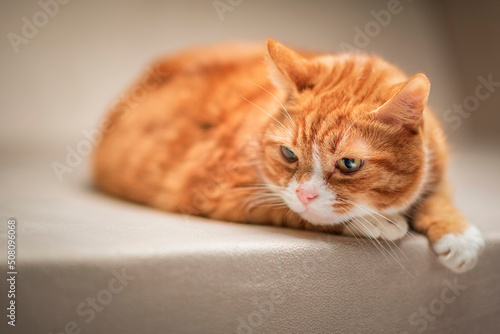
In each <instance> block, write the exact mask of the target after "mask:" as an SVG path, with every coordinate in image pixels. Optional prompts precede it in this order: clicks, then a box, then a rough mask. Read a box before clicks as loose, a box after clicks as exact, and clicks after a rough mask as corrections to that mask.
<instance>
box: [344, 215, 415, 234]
mask: <svg viewBox="0 0 500 334" xmlns="http://www.w3.org/2000/svg"><path fill="white" fill-rule="evenodd" d="M385 217H386V218H387V219H385V218H383V217H381V216H376V215H374V216H364V217H358V218H356V219H355V220H352V221H351V222H349V223H348V228H345V229H344V234H346V235H350V236H359V237H367V238H383V239H386V240H398V239H401V238H402V237H404V236H405V234H406V232H407V231H408V223H407V222H406V219H405V218H404V217H403V216H401V215H386V216H385Z"/></svg>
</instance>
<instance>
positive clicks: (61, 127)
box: [0, 0, 500, 212]
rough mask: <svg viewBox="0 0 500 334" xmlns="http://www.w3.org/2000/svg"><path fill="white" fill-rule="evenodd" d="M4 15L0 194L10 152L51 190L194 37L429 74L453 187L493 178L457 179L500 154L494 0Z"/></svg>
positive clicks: (286, 2) (230, 3) (240, 1)
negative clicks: (102, 126) (105, 121)
mask: <svg viewBox="0 0 500 334" xmlns="http://www.w3.org/2000/svg"><path fill="white" fill-rule="evenodd" d="M0 13H1V14H0V15H1V17H2V19H1V21H0V30H1V35H2V36H3V37H2V40H1V54H0V70H1V81H0V96H1V98H0V152H1V153H0V157H1V158H0V160H3V163H0V165H1V166H3V167H2V169H3V171H2V174H1V175H0V176H1V178H0V179H1V180H2V182H4V185H6V184H7V183H8V184H9V185H10V186H9V187H10V188H9V187H7V186H4V188H3V189H2V190H3V192H4V195H6V196H7V195H8V192H9V193H10V194H12V192H13V191H14V190H13V189H11V188H15V187H16V184H14V181H9V180H10V179H11V177H10V176H9V175H8V173H7V170H8V171H11V172H12V171H16V170H18V169H19V168H21V167H19V166H20V165H19V166H18V165H16V162H14V158H13V157H16V156H23V157H26V156H39V157H40V159H38V160H36V161H33V163H30V164H29V165H30V166H31V167H30V168H34V167H33V166H34V165H36V166H37V173H35V174H36V177H42V176H43V177H46V179H47V182H51V184H54V186H56V185H58V183H57V177H56V175H55V173H54V171H53V168H52V165H51V164H52V163H53V162H54V161H60V162H63V163H64V158H65V156H66V155H67V152H68V151H67V150H68V149H67V148H68V146H69V147H71V148H75V147H76V145H78V143H80V142H81V141H82V140H85V139H86V137H85V135H84V132H85V131H87V132H88V131H92V130H93V129H96V128H98V126H99V122H100V120H101V119H102V117H103V115H104V113H105V112H106V110H107V109H108V108H109V107H110V106H111V105H112V104H113V102H115V101H116V100H117V98H118V97H119V96H120V94H121V93H122V92H123V91H124V89H125V88H126V87H128V85H130V83H131V82H132V80H134V79H135V78H137V77H138V76H139V74H141V72H142V71H144V70H145V69H146V68H147V67H148V64H149V63H150V62H151V61H152V60H153V59H155V58H157V57H158V56H161V55H164V54H168V53H172V52H176V51H177V50H180V49H183V48H186V47H190V46H194V45H199V44H207V43H216V42H219V41H237V40H238V41H239V40H251V41H261V42H262V43H265V39H266V38H267V37H272V38H274V39H277V40H279V41H281V42H283V43H285V44H288V45H290V46H296V47H301V48H310V49H313V50H319V51H324V52H340V51H343V50H351V51H352V50H357V51H361V52H369V53H376V54H379V55H381V56H382V57H384V58H386V59H387V60H388V61H390V62H392V63H394V64H396V65H398V66H399V67H401V68H402V69H403V70H404V71H405V72H406V73H407V74H409V75H410V74H413V73H415V72H424V73H426V74H427V75H428V77H429V78H430V80H431V83H432V90H431V96H430V105H431V106H432V108H433V110H434V111H435V112H436V113H437V114H438V115H439V117H440V119H441V120H442V122H443V124H444V126H445V127H446V130H447V133H448V135H449V136H450V137H451V141H452V143H453V144H452V147H453V149H454V151H455V152H456V153H455V155H456V159H457V160H458V161H459V163H460V164H464V165H462V167H461V168H462V169H461V170H460V171H458V172H454V169H453V168H454V167H452V174H453V173H455V174H454V175H455V176H454V178H455V179H458V181H457V182H458V186H459V187H473V186H474V187H482V186H485V185H488V184H490V183H491V182H490V180H489V179H487V178H486V176H482V175H479V176H477V175H476V178H475V179H474V178H462V177H461V175H465V174H468V170H470V171H471V172H476V171H477V166H478V165H477V163H478V161H480V163H481V164H482V165H481V166H483V164H485V165H486V166H491V165H492V164H493V166H494V165H495V164H496V162H497V160H498V159H497V157H499V156H500V155H499V154H498V153H499V149H498V148H499V145H498V144H499V138H500V135H499V131H498V130H499V128H498V125H499V123H500V112H499V111H500V108H499V107H500V87H499V86H500V62H499V59H500V43H499V42H500V5H499V3H498V2H496V1H495V0H482V1H474V2H472V1H466V0H458V1H457V0H453V1H452V0H441V1H434V0H418V1H416V0H414V1H411V0H401V1H397V0H376V1H374V0H370V1H368V0H366V1H333V0H329V1H326V0H324V1H319V0H316V1H298V0H276V1H267V0H215V1H214V0H184V1H160V0H149V1H131V0H120V1H118V0H109V1H97V0H86V1H79V0H72V1H68V0H40V1H35V0H27V1H2V2H1V3H0ZM497 82H499V83H497ZM83 158H84V162H83V163H81V164H78V166H77V167H75V168H74V170H73V171H72V173H68V174H67V175H65V177H67V178H73V177H75V175H84V177H86V176H85V175H86V173H87V172H86V170H87V169H86V168H87V166H88V164H87V163H86V162H87V161H88V156H87V155H85V156H83ZM495 159H497V160H495ZM6 168H7V169H6ZM494 169H496V168H494ZM457 173H462V174H460V175H459V176H457V175H458V174H457ZM25 174H26V175H23V176H22V177H21V176H20V175H21V174H19V178H18V179H17V181H16V182H17V184H19V182H28V180H29V177H28V174H30V175H31V178H32V179H34V178H35V175H34V174H33V173H28V172H26V173H25ZM474 174H477V173H474ZM479 174H481V173H479ZM469 176H470V175H469ZM481 177H482V178H483V179H481ZM460 180H462V181H460ZM464 180H468V181H464ZM460 182H462V183H460ZM464 182H465V183H464ZM495 189H498V188H495ZM477 191H478V194H480V193H481V192H480V189H479V188H478V189H477ZM495 191H496V190H495ZM464 194H465V192H464ZM20 196H22V195H20ZM464 196H465V195H464ZM469 196H470V194H469ZM459 197H460V196H459ZM459 200H460V198H459ZM461 200H462V201H463V202H466V201H469V199H466V198H465V197H463V198H462V199H461ZM477 200H480V199H477ZM492 204H493V205H494V201H493V202H492ZM471 212H472V211H471Z"/></svg>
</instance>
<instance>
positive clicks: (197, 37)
mask: <svg viewBox="0 0 500 334" xmlns="http://www.w3.org/2000/svg"><path fill="white" fill-rule="evenodd" d="M401 3H402V5H403V7H404V10H403V11H402V12H401V13H400V14H397V15H394V16H393V17H392V19H391V23H390V24H389V25H388V26H387V27H385V28H384V29H382V30H381V32H380V33H379V34H378V35H377V36H375V37H373V38H371V40H370V43H369V45H368V46H367V48H366V51H370V52H376V53H379V54H381V55H383V56H385V57H386V58H387V59H389V60H390V61H393V62H395V63H396V64H398V65H400V66H401V67H402V68H404V69H405V70H406V72H408V73H414V72H417V71H424V72H426V73H427V74H428V75H429V77H430V79H431V81H432V92H431V98H430V103H431V105H432V106H433V107H434V109H435V110H436V111H437V113H438V114H442V112H443V111H444V110H446V109H448V108H450V107H451V106H452V105H453V104H454V103H460V102H461V101H463V97H462V96H461V95H460V94H459V92H460V82H459V81H458V80H457V77H458V74H457V73H458V70H457V69H458V68H457V66H458V64H459V62H457V61H456V60H455V54H454V53H453V52H451V50H452V49H450V47H449V46H450V44H451V43H450V41H449V40H448V39H447V33H446V32H445V30H444V29H443V27H444V24H443V20H442V19H441V17H440V16H439V11H437V10H436V8H435V7H434V6H435V5H433V4H435V3H436V2H433V1H412V2H410V1H407V2H406V1H402V2H401ZM387 4H388V2H387V1H361V2H345V1H310V2H309V1H308V2H304V1H298V0H296V1H285V0H280V1H273V2H269V1H264V0H258V1H243V2H242V3H241V5H239V6H236V7H235V8H234V10H233V11H231V12H227V13H226V14H225V17H224V20H223V21H221V20H219V17H218V16H217V13H216V12H215V10H214V8H213V6H212V1H195V0H189V1H148V2H147V3H146V4H145V3H144V2H134V1H131V0H126V1H118V0H113V1H106V2H103V1H97V0H91V1H85V2H81V1H72V2H70V3H69V4H67V5H64V6H61V7H60V11H59V13H58V14H57V15H55V16H54V17H53V18H51V19H50V21H49V23H48V24H47V25H45V26H44V27H42V28H40V29H39V31H38V33H37V34H36V36H35V37H34V38H33V39H30V40H29V43H28V44H27V45H21V47H20V51H19V53H17V54H16V53H15V52H14V51H13V49H12V48H11V45H10V44H9V42H8V39H7V38H3V39H2V41H1V42H0V43H2V44H1V49H0V70H1V73H2V77H1V80H0V96H1V98H0V222H1V224H0V258H1V259H5V258H6V256H5V255H6V254H5V251H6V247H5V232H6V228H7V227H6V221H7V219H8V218H9V217H15V218H16V219H17V220H18V241H19V245H18V246H19V248H18V251H19V252H18V260H19V267H18V271H19V274H18V286H17V288H18V293H19V294H18V298H17V301H18V325H19V326H18V327H16V328H15V329H13V328H11V327H7V325H6V322H5V321H4V320H5V318H4V315H3V314H0V316H1V317H2V318H4V320H2V322H1V323H0V332H2V333H4V332H7V333H23V334H24V333H49V332H51V333H54V334H55V333H60V332H63V331H64V329H65V328H64V327H65V326H67V325H68V324H69V325H68V326H69V327H68V330H67V331H66V332H70V330H69V329H70V327H71V322H72V321H74V322H75V323H76V324H77V325H78V326H79V327H80V328H81V329H82V333H235V332H238V326H239V325H240V323H239V319H245V321H246V323H249V322H251V320H249V317H250V319H253V320H254V321H256V323H254V326H253V328H254V332H256V333H257V332H259V333H401V332H405V331H406V332H410V333H417V332H419V330H420V329H423V327H424V325H426V326H427V328H426V332H429V333H496V332H500V320H499V319H500V261H499V260H498V259H499V257H500V226H499V223H498V217H500V206H499V205H498V203H499V199H500V198H499V190H500V178H498V177H497V175H496V174H497V173H496V171H497V170H498V168H497V166H499V165H500V154H499V153H500V152H499V146H498V145H497V144H496V143H497V142H498V136H496V137H491V138H489V139H488V140H486V141H482V142H480V141H477V138H476V137H477V136H475V135H472V136H470V133H469V132H468V131H467V129H468V128H471V129H475V128H476V129H477V127H475V126H472V127H471V126H470V124H471V123H470V122H473V120H474V118H473V117H474V116H472V118H469V119H466V120H465V119H464V122H463V125H462V126H461V127H459V128H458V129H456V130H453V131H450V132H449V133H450V135H451V136H452V137H453V138H454V139H455V141H454V145H453V146H455V148H456V149H455V152H456V156H455V163H454V164H453V165H452V169H451V173H450V176H451V179H452V181H453V184H454V185H455V188H456V200H457V204H458V205H459V207H461V208H462V209H463V210H464V212H465V213H466V215H467V216H468V217H469V218H470V220H471V221H472V222H473V223H475V224H477V225H478V226H479V228H480V229H481V230H482V231H483V232H484V234H485V238H486V240H487V248H486V251H485V253H484V255H483V256H482V257H481V258H480V261H479V264H478V266H477V267H476V269H475V270H473V271H471V272H469V273H466V274H464V275H460V276H455V275H454V274H453V273H451V272H449V271H447V270H446V269H444V268H443V267H441V266H440V265H439V264H438V263H437V261H436V260H435V258H434V256H433V255H432V254H431V253H430V252H429V251H428V250H429V248H428V245H427V242H426V240H425V239H424V238H423V237H421V236H417V237H416V238H411V237H406V238H405V239H403V240H402V241H400V242H399V243H398V246H399V248H400V250H398V249H394V252H396V255H394V253H393V256H395V257H397V258H398V261H399V262H401V264H402V265H401V264H399V263H398V262H397V261H396V260H395V259H394V258H393V257H392V256H391V255H389V253H388V252H390V249H387V251H386V253H385V256H384V255H383V254H382V252H381V251H380V250H378V249H377V248H376V247H374V246H372V245H368V244H363V245H360V244H359V243H358V242H356V240H354V239H350V238H346V237H328V236H326V235H322V234H315V233H311V232H303V231H292V230H285V229H279V228H270V227H259V226H246V225H238V224H231V223H224V222H216V221H206V220H201V219H196V218H185V217H180V216H175V215H170V214H166V213H163V212H157V211H154V210H152V209H149V208H144V207H140V206H136V205H134V204H130V203H126V202H122V201H119V200H115V199H112V198H109V197H106V196H104V195H102V194H100V193H96V192H95V191H94V190H93V189H92V188H91V187H90V185H89V177H88V174H87V163H88V156H87V155H85V154H84V155H83V156H82V161H80V162H78V163H76V166H75V167H74V168H72V169H73V171H72V172H70V173H67V174H64V177H63V180H62V182H59V181H58V179H57V177H56V175H55V173H54V171H53V169H52V163H53V162H54V161H57V162H61V163H65V157H66V154H67V147H69V148H71V149H76V148H77V147H78V145H81V144H82V143H83V142H85V141H86V137H85V135H84V134H83V132H84V131H93V130H94V129H95V128H96V126H97V124H98V120H99V119H100V117H101V115H102V113H103V112H104V110H105V109H106V108H107V107H108V106H109V105H110V104H111V102H112V101H113V97H115V96H117V95H118V94H119V92H120V91H122V89H123V88H124V87H126V86H127V85H128V84H129V82H130V81H131V79H132V78H134V77H136V76H137V75H138V73H139V72H140V70H141V69H142V68H144V67H145V65H146V64H147V63H148V62H149V61H150V59H152V58H154V57H156V56H158V55H159V54H163V53H165V52H171V51H174V50H177V49H179V48H182V47H185V46H190V45H195V44H199V43H207V42H215V41H221V40H236V39H244V40H262V41H263V40H264V39H265V38H266V37H273V38H275V39H278V40H281V41H283V42H288V43H291V44H292V45H298V46H303V47H310V48H315V49H319V50H326V51H334V50H338V49H339V45H340V44H341V43H342V42H345V43H350V44H353V43H354V42H353V39H354V36H355V32H354V30H353V29H354V28H355V27H356V26H359V27H364V26H365V24H367V23H368V22H370V21H373V17H372V16H371V15H370V11H371V10H375V11H379V10H382V9H385V8H387ZM39 10H40V7H39V5H38V4H37V3H36V2H35V1H32V2H26V1H18V2H2V3H0V13H1V14H0V15H2V20H0V32H1V33H2V35H3V36H7V34H8V33H9V32H16V33H19V32H20V30H21V26H22V18H23V17H24V16H26V17H29V18H31V17H32V15H33V14H35V13H37V12H38V11H39ZM462 45H465V44H462ZM460 59H463V58H460ZM482 69H483V68H482ZM482 74H484V73H483V72H481V73H477V75H482ZM467 87H473V88H474V86H467ZM495 96H497V95H495ZM492 101H493V100H492ZM489 103H492V102H489ZM489 103H488V104H485V105H490V104H489ZM477 112H496V110H495V109H491V110H486V111H484V110H483V109H479V110H478V111H477ZM481 119H484V118H483V117H481ZM445 126H448V128H449V124H445ZM385 247H386V248H387V246H385ZM401 252H404V254H405V256H403V255H402V253H401ZM406 257H407V258H408V259H409V260H408V259H406ZM410 261H411V262H410ZM5 266H6V262H5V260H1V261H0V271H2V272H6V267H5ZM122 268H125V271H126V273H128V275H132V276H134V277H135V278H134V279H132V280H131V281H125V284H127V285H126V286H124V287H123V289H119V288H120V287H121V285H120V284H119V283H118V281H117V280H116V279H115V278H116V275H117V274H116V272H114V271H113V270H118V271H121V270H122ZM457 277H458V278H457ZM455 278H457V279H458V283H459V285H460V286H466V288H465V290H460V291H459V293H460V295H458V296H456V297H457V298H456V299H454V300H453V301H452V302H450V303H444V302H443V303H444V304H443V303H440V300H441V298H442V296H443V291H445V292H444V296H445V299H446V300H448V301H449V300H450V299H452V297H453V296H452V295H449V292H448V290H445V289H446V283H445V280H448V281H449V282H453V280H454V279H455ZM110 283H111V286H110ZM0 287H1V295H0V305H4V306H5V305H6V304H5V303H6V301H7V299H6V297H5V291H6V289H5V288H6V281H5V280H2V283H1V284H0ZM109 289H114V290H115V291H117V290H116V289H118V290H120V292H117V293H115V294H113V293H111V296H112V300H110V301H109V304H108V305H105V306H104V308H103V309H102V310H101V311H100V312H97V311H96V312H95V318H94V319H93V320H92V321H90V323H86V322H85V319H89V318H88V317H89V313H88V312H89V311H88V310H89V308H88V306H85V303H86V301H87V298H96V297H98V296H100V298H101V299H102V298H106V296H108V294H109V293H110V292H107V290H109ZM270 300H273V301H274V302H273V303H272V306H269V305H270V304H269V301H270ZM104 301H108V300H106V299H104ZM81 303H84V304H83V305H84V308H83V309H81V310H80V311H81V312H84V315H83V316H80V315H79V314H78V313H77V309H78V307H79V305H80V304H81ZM441 304H442V305H444V308H443V309H442V310H439V309H438V311H439V312H438V313H439V314H437V315H436V316H435V318H434V315H432V314H431V315H428V318H427V319H426V320H423V319H425V318H423V317H424V316H423V315H421V314H420V313H419V312H423V311H425V308H431V307H439V305H441ZM266 307H267V308H266ZM271 310H272V311H271ZM2 312H3V311H2ZM81 312H80V313H81ZM85 312H87V313H85ZM256 312H260V313H261V314H263V318H262V322H261V323H260V322H259V318H258V314H257V313H256ZM415 312H417V313H415ZM410 317H415V318H411V319H413V321H414V322H413V323H412V322H410V321H411V319H410ZM5 329H7V331H6V330H5ZM243 332H245V331H243ZM247 332H248V330H247Z"/></svg>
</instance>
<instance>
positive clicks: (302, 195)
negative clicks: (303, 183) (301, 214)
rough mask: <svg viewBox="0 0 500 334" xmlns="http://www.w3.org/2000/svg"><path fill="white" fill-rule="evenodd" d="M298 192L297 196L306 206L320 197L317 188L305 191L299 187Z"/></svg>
mask: <svg viewBox="0 0 500 334" xmlns="http://www.w3.org/2000/svg"><path fill="white" fill-rule="evenodd" d="M296 192H297V196H298V197H299V199H300V201H301V202H302V203H303V204H304V205H307V204H308V203H309V202H310V201H312V200H313V199H315V198H316V197H318V196H319V192H318V190H317V189H316V188H312V189H310V188H307V189H304V188H301V187H297V190H296Z"/></svg>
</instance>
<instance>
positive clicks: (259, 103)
mask: <svg viewBox="0 0 500 334" xmlns="http://www.w3.org/2000/svg"><path fill="white" fill-rule="evenodd" d="M138 88H144V89H143V90H142V94H143V95H142V97H141V98H140V99H138V98H137V97H135V98H134V96H133V95H132V94H129V95H127V96H128V97H127V98H126V99H125V100H124V101H121V103H120V104H119V105H118V106H117V107H115V108H114V109H113V110H112V111H111V113H110V115H109V116H108V119H107V121H106V124H107V128H106V129H107V131H106V132H105V134H104V136H103V138H102V140H101V142H100V143H99V145H98V147H97V148H96V151H95V155H94V160H93V171H94V176H95V182H96V184H97V185H98V186H99V187H100V188H101V189H102V190H104V191H106V192H108V193H110V194H113V195H115V196H119V197H122V198H125V199H128V200H131V201H135V202H139V203H144V204H147V205H150V206H154V207H157V208H160V209H163V210H166V211H171V212H178V213H184V214H191V215H198V216H203V217H208V218H213V219H221V220H227V221H235V222H245V223H255V224H274V225H283V226H290V227H306V228H311V229H320V230H326V231H330V232H334V233H343V232H345V231H346V230H345V229H346V226H347V227H348V226H349V224H351V223H352V222H353V219H358V220H359V217H361V216H363V215H367V214H369V213H370V212H372V211H375V212H377V214H379V215H380V217H382V216H385V215H397V217H399V216H404V217H405V218H410V220H412V221H413V226H414V228H415V229H416V230H418V231H420V232H422V233H425V234H426V235H427V236H428V237H429V239H430V241H431V242H436V241H438V240H439V239H440V238H442V237H443V236H445V235H448V234H452V235H460V234H463V233H464V231H465V230H466V229H467V228H469V226H470V225H469V224H468V223H467V222H466V220H465V218H464V217H463V216H462V215H461V214H460V213H459V212H458V211H457V210H456V209H455V208H454V206H453V205H452V203H451V194H450V191H449V190H448V186H447V185H446V181H445V179H444V173H445V166H446V163H447V149H446V144H445V139H444V136H443V135H442V133H443V132H442V130H441V128H440V126H439V124H438V122H437V121H436V118H435V117H434V116H433V115H432V113H431V112H430V111H429V109H428V107H427V106H426V103H427V96H428V94H429V89H430V84H429V81H428V79H427V78H426V77H425V75H423V74H416V75H414V76H412V77H410V78H408V77H407V76H405V74H404V73H402V72H401V71H400V70H399V69H397V68H396V67H395V66H393V65H391V64H389V63H387V62H386V61H384V60H383V59H381V58H379V57H376V56H371V55H363V54H339V55H322V54H314V53H297V52H295V51H292V50H290V49H288V48H286V47H284V46H283V45H281V44H279V43H277V42H275V41H273V40H269V41H268V47H267V50H266V48H265V47H264V46H263V45H250V44H228V45H216V46H210V47H203V48H198V49H192V50H189V51H186V52H184V53H181V54H178V55H176V56H173V57H168V58H165V59H162V60H160V61H158V62H156V63H155V64H154V66H153V71H149V72H148V73H147V74H146V75H145V76H144V77H143V78H142V79H141V80H139V82H138V83H136V84H135V85H133V86H132V88H131V89H130V92H131V93H132V92H133V91H134V89H135V90H136V91H137V90H138ZM283 147H286V148H287V149H289V150H290V151H292V152H293V153H294V154H295V155H296V157H297V161H293V162H290V161H287V160H286V158H284V156H283V152H282V150H283ZM342 158H349V159H354V158H359V159H362V160H363V162H362V165H361V167H360V168H359V170H357V171H355V172H353V173H349V174H348V173H344V172H342V170H341V169H340V168H339V167H338V162H339V160H340V159H342ZM305 188H307V189H305ZM301 196H302V197H301ZM314 196H316V197H314ZM301 200H302V201H304V202H301ZM309 200H310V202H308V201H309ZM304 203H306V204H304ZM370 210H371V211H370ZM372 216H373V214H372ZM386 223H387V224H391V222H390V221H386ZM404 231H406V230H404ZM355 234H356V233H355ZM358 234H359V233H358ZM382 236H383V235H382Z"/></svg>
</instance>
